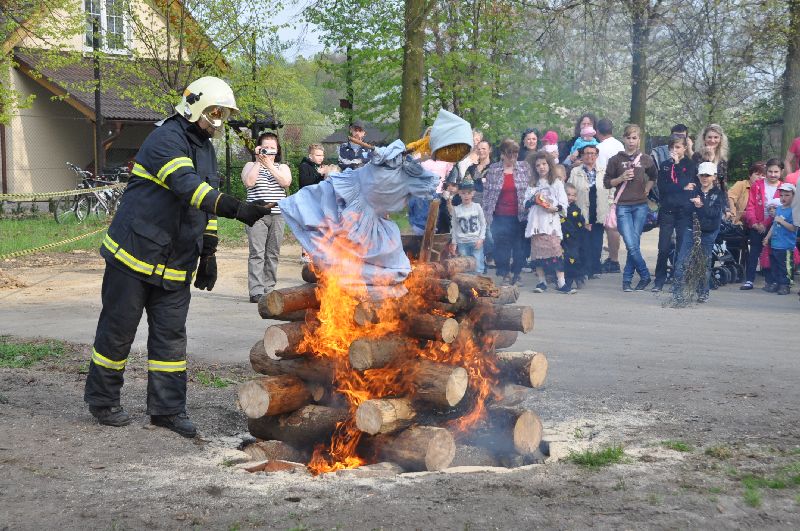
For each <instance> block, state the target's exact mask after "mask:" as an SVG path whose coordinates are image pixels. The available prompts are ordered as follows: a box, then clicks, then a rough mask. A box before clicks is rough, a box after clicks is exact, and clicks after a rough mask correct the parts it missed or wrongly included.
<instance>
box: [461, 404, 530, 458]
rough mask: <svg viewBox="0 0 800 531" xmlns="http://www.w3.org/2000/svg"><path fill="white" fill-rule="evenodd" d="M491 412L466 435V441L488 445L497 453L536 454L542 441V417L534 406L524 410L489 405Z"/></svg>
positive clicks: (486, 446) (485, 446)
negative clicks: (533, 408)
mask: <svg viewBox="0 0 800 531" xmlns="http://www.w3.org/2000/svg"><path fill="white" fill-rule="evenodd" d="M489 411H490V415H489V417H488V418H486V419H485V420H484V421H483V422H482V423H481V424H480V425H479V426H476V427H475V428H474V429H473V430H472V431H471V432H469V433H468V434H466V435H465V436H464V438H465V442H467V443H468V444H474V445H477V446H481V447H484V448H488V449H489V450H491V451H492V452H493V453H494V454H496V455H505V454H508V453H509V452H516V453H518V454H520V455H533V454H535V453H536V452H537V451H538V450H539V444H540V443H541V442H542V421H541V420H540V419H539V416H538V415H537V414H536V413H534V412H533V411H531V410H527V409H521V412H520V413H515V412H513V411H508V410H498V409H493V408H492V407H491V406H490V408H489Z"/></svg>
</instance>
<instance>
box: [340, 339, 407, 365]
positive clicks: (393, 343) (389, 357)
mask: <svg viewBox="0 0 800 531" xmlns="http://www.w3.org/2000/svg"><path fill="white" fill-rule="evenodd" d="M412 347H413V342H412V340H410V339H409V338H407V337H402V336H385V337H376V338H366V337H363V338H360V339H356V340H355V341H353V342H352V343H350V352H349V354H350V366H351V367H352V368H354V369H356V370H358V371H365V370H367V369H378V368H381V367H386V366H387V365H390V364H392V363H393V362H394V361H396V360H398V359H400V358H402V357H404V356H407V355H408V353H409V352H410V351H411V349H412Z"/></svg>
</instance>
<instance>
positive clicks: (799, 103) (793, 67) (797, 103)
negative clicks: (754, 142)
mask: <svg viewBox="0 0 800 531" xmlns="http://www.w3.org/2000/svg"><path fill="white" fill-rule="evenodd" d="M788 4H789V24H788V34H787V39H788V46H787V49H786V70H785V71H784V74H783V137H782V144H783V153H784V154H785V153H786V152H787V151H788V150H789V147H790V146H791V145H792V141H793V140H794V139H795V138H796V137H798V136H800V0H789V2H788ZM786 171H792V170H791V169H787V170H786Z"/></svg>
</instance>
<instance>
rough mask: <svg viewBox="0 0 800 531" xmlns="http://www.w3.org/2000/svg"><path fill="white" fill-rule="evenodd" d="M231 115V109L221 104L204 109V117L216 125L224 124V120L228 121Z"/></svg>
mask: <svg viewBox="0 0 800 531" xmlns="http://www.w3.org/2000/svg"><path fill="white" fill-rule="evenodd" d="M230 116H231V110H230V109H229V108H228V107H222V106H221V105H212V106H211V107H206V110H205V111H203V118H205V119H206V120H207V121H208V122H209V123H210V124H211V125H213V126H214V127H220V126H222V124H223V122H226V121H227V120H228V118H230Z"/></svg>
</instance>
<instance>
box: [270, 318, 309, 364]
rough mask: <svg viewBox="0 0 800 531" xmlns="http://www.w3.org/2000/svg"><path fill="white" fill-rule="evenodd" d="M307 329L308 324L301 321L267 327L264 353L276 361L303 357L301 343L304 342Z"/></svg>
mask: <svg viewBox="0 0 800 531" xmlns="http://www.w3.org/2000/svg"><path fill="white" fill-rule="evenodd" d="M306 327H307V325H306V323H305V322H301V321H296V322H293V323H284V324H279V325H273V326H269V327H267V330H266V331H265V332H264V352H265V353H266V355H267V356H268V357H269V358H271V359H274V360H277V359H289V358H297V357H300V356H302V355H303V352H301V351H300V343H302V342H303V335H304V334H305V331H306Z"/></svg>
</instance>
